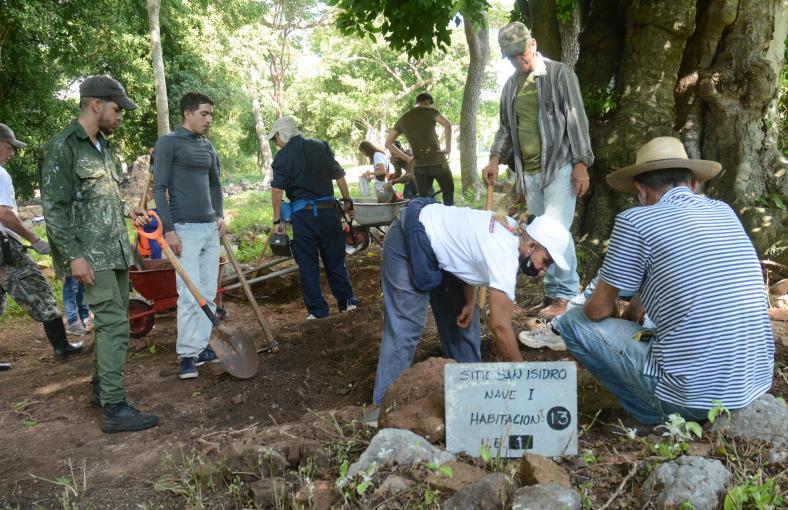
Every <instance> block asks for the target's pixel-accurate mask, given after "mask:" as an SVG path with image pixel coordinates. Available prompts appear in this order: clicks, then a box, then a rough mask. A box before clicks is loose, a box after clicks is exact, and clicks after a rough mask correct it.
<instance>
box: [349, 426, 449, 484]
mask: <svg viewBox="0 0 788 510" xmlns="http://www.w3.org/2000/svg"><path fill="white" fill-rule="evenodd" d="M452 460H456V457H455V456H454V454H452V453H449V452H446V451H444V450H441V449H440V448H438V447H435V446H433V445H431V444H430V443H429V441H427V440H426V439H424V438H423V437H421V436H419V435H417V434H414V433H413V432H411V431H409V430H400V429H382V430H380V431H379V432H378V433H377V434H375V437H373V438H372V441H370V443H369V446H368V447H367V449H366V450H364V453H362V454H361V456H360V457H359V458H358V461H356V462H354V463H353V464H351V465H350V469H348V472H347V475H346V476H345V478H344V479H343V481H342V482H343V483H345V482H347V480H350V479H351V478H353V477H355V476H356V475H357V474H358V473H361V472H366V471H367V470H368V469H369V468H370V466H372V464H376V465H377V466H378V467H380V466H383V465H386V464H388V463H390V462H391V463H396V464H402V465H405V466H410V465H413V464H415V463H417V462H432V461H434V462H435V463H436V464H439V465H440V464H445V463H446V462H449V461H452Z"/></svg>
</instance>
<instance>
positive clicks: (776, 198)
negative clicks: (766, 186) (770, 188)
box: [755, 193, 786, 209]
mask: <svg viewBox="0 0 788 510" xmlns="http://www.w3.org/2000/svg"><path fill="white" fill-rule="evenodd" d="M755 205H757V206H759V207H765V208H767V209H785V207H786V205H785V200H784V198H783V197H782V196H780V194H779V193H770V194H769V195H763V196H760V197H758V198H756V199H755Z"/></svg>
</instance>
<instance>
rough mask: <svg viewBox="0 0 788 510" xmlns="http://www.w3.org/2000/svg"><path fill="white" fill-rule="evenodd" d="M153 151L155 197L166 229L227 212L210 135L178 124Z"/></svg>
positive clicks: (213, 218)
mask: <svg viewBox="0 0 788 510" xmlns="http://www.w3.org/2000/svg"><path fill="white" fill-rule="evenodd" d="M153 155H154V158H153V198H154V200H156V208H157V209H158V212H159V217H161V221H162V224H163V225H164V231H165V232H171V231H173V230H175V223H210V222H212V221H215V220H216V218H217V217H222V216H223V215H224V202H223V198H222V187H221V184H220V182H219V160H218V157H217V156H216V150H215V149H214V147H213V144H211V142H210V141H209V140H208V139H207V138H205V137H204V136H201V135H197V134H195V133H192V132H191V131H189V130H188V129H186V128H184V127H179V128H177V129H175V131H173V132H172V133H169V134H166V135H164V136H161V137H159V139H158V140H157V141H156V147H155V149H154V153H153ZM168 194H169V196H168Z"/></svg>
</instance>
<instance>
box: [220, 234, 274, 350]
mask: <svg viewBox="0 0 788 510" xmlns="http://www.w3.org/2000/svg"><path fill="white" fill-rule="evenodd" d="M222 246H224V251H225V253H227V258H228V259H229V260H230V264H232V265H233V269H235V274H236V275H237V276H238V281H239V282H240V283H241V287H243V289H244V293H246V299H247V300H248V301H249V304H250V305H252V310H254V314H255V315H256V316H257V321H258V322H259V323H260V328H261V329H262V330H263V335H264V336H265V339H266V341H267V342H268V347H263V348H261V349H259V350H258V351H257V352H264V351H271V352H279V343H278V342H277V341H276V340H275V339H274V335H273V334H271V328H269V327H268V321H266V320H265V317H263V311H262V310H260V307H259V306H258V305H257V300H256V299H255V297H254V294H253V293H252V289H251V288H250V287H249V284H248V283H247V281H246V277H245V276H244V273H243V271H242V270H241V266H239V265H238V261H237V260H236V259H235V254H234V253H233V247H232V246H230V241H229V240H228V239H227V237H226V236H222Z"/></svg>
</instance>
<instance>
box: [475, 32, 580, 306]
mask: <svg viewBox="0 0 788 510" xmlns="http://www.w3.org/2000/svg"><path fill="white" fill-rule="evenodd" d="M498 43H499V44H500V46H501V53H502V54H503V56H504V57H506V58H508V59H509V62H511V64H512V66H514V68H515V72H514V74H513V75H512V76H511V77H510V78H509V80H508V81H507V82H506V84H505V85H504V87H503V91H502V92H501V103H500V124H499V127H498V132H497V133H496V134H495V141H494V142H493V145H492V148H491V149H490V162H489V164H488V165H487V166H485V167H484V168H483V169H482V175H483V178H484V180H485V181H487V183H489V184H493V183H494V182H495V180H496V179H497V177H498V165H499V164H500V163H504V162H507V161H512V162H513V163H510V165H511V166H513V167H514V168H515V170H516V180H515V186H516V188H515V189H516V192H517V194H518V195H519V196H522V195H525V201H526V205H527V206H528V213H529V214H535V215H537V216H540V215H542V214H546V215H547V216H551V217H552V218H554V219H556V220H558V221H559V222H561V223H562V224H563V225H564V227H566V228H567V229H569V228H570V227H571V226H572V220H573V219H574V215H575V202H576V200H577V197H582V196H583V195H585V193H586V191H588V170H587V169H588V167H589V166H591V165H592V164H593V163H594V153H593V151H592V150H591V139H590V137H589V134H588V119H587V118H586V113H585V109H584V108H583V99H582V97H581V96H580V87H579V85H578V82H577V76H575V73H574V72H573V71H572V69H571V68H570V67H569V66H567V65H565V64H562V63H561V62H554V61H552V60H550V59H548V58H545V57H543V56H542V55H541V54H540V53H538V52H537V51H536V40H534V38H532V37H531V32H530V31H529V30H528V28H527V27H526V26H525V25H523V24H522V23H520V22H519V21H515V22H513V23H509V24H508V25H506V26H504V27H503V28H501V30H500V32H499V33H498ZM565 257H566V259H567V261H569V266H570V267H569V269H566V270H564V269H561V268H559V267H557V266H555V265H553V266H550V268H549V269H548V270H547V272H546V274H545V278H544V289H545V292H544V293H545V299H544V301H543V302H542V304H540V305H539V306H537V307H534V308H533V309H531V311H532V312H533V313H537V314H538V315H539V316H541V317H543V318H546V319H552V318H553V317H556V316H558V315H561V314H562V313H564V312H565V311H566V306H567V302H568V301H569V300H570V299H572V298H573V297H575V296H576V295H577V293H578V290H579V287H580V277H579V276H578V274H577V260H576V258H575V245H574V243H573V242H570V243H569V247H568V248H567V253H566V254H565Z"/></svg>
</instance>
